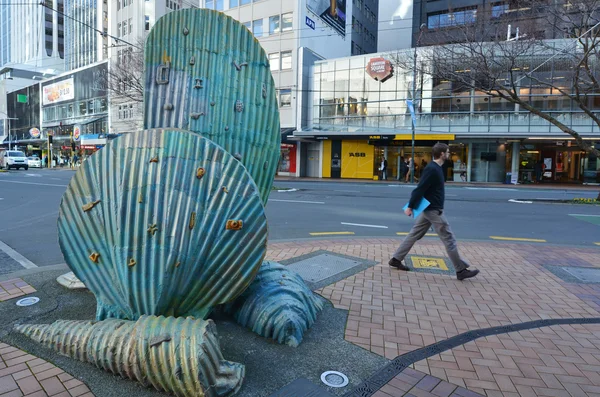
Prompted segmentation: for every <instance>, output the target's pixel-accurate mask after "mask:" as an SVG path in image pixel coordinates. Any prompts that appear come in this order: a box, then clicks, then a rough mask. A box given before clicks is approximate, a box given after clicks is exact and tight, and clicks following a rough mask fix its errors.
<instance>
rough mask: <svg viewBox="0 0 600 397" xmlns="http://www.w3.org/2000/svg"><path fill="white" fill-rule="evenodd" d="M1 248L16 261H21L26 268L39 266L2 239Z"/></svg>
mask: <svg viewBox="0 0 600 397" xmlns="http://www.w3.org/2000/svg"><path fill="white" fill-rule="evenodd" d="M0 250H2V251H4V252H5V253H6V255H8V256H10V257H11V258H13V259H14V260H15V261H17V262H19V264H20V265H21V266H23V267H24V268H26V269H34V268H36V267H37V265H36V264H35V263H33V262H31V261H30V260H29V259H27V258H25V257H24V256H23V255H21V254H19V253H18V252H17V251H15V250H14V249H12V248H10V247H9V246H8V245H6V244H4V243H3V242H2V241H0Z"/></svg>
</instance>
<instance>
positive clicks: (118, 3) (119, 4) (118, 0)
mask: <svg viewBox="0 0 600 397" xmlns="http://www.w3.org/2000/svg"><path fill="white" fill-rule="evenodd" d="M146 1H148V0H146ZM120 9H121V0H117V11H119V10H120Z"/></svg>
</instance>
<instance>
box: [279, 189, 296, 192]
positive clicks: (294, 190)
mask: <svg viewBox="0 0 600 397" xmlns="http://www.w3.org/2000/svg"><path fill="white" fill-rule="evenodd" d="M277 191H278V192H279V193H285V192H297V191H298V189H281V190H279V189H278V190H277Z"/></svg>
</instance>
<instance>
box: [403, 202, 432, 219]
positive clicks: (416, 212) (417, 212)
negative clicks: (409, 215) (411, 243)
mask: <svg viewBox="0 0 600 397" xmlns="http://www.w3.org/2000/svg"><path fill="white" fill-rule="evenodd" d="M429 204H431V203H430V202H429V200H427V199H426V198H425V197H423V198H422V199H421V202H420V203H419V205H418V206H417V208H413V217H414V218H415V219H417V218H418V217H419V215H421V212H423V211H425V209H426V208H427V207H429ZM407 208H408V203H406V205H405V206H404V207H403V208H402V209H403V210H406V209H407Z"/></svg>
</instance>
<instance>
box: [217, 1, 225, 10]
mask: <svg viewBox="0 0 600 397" xmlns="http://www.w3.org/2000/svg"><path fill="white" fill-rule="evenodd" d="M216 6H217V7H216V10H217V11H223V10H224V9H225V1H224V0H217V3H216Z"/></svg>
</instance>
